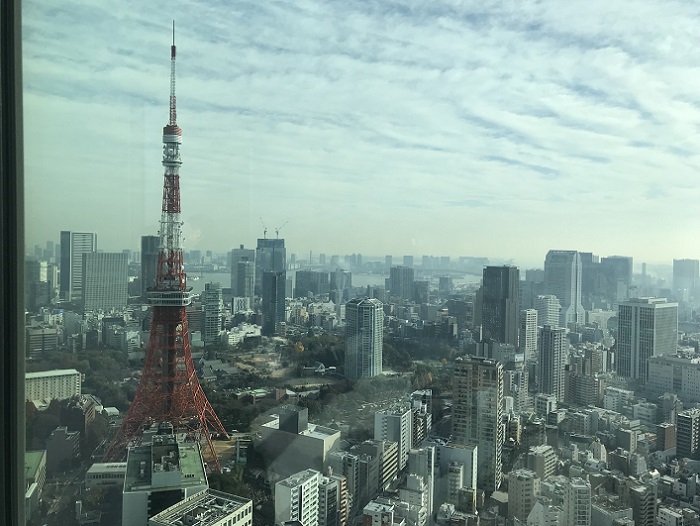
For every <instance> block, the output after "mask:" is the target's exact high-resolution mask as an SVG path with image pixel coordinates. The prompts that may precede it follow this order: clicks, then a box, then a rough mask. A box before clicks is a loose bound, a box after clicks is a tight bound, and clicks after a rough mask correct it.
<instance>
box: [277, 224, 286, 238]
mask: <svg viewBox="0 0 700 526" xmlns="http://www.w3.org/2000/svg"><path fill="white" fill-rule="evenodd" d="M287 223H289V221H285V222H284V225H282V226H278V227H277V228H275V235H276V236H277V239H279V238H280V230H282V229H283V228H284V227H285V225H286V224H287Z"/></svg>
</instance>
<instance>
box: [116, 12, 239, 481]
mask: <svg viewBox="0 0 700 526" xmlns="http://www.w3.org/2000/svg"><path fill="white" fill-rule="evenodd" d="M181 144H182V130H181V129H180V127H179V126H178V125H177V111H176V104H175V24H174V23H173V45H172V46H171V48H170V118H169V120H168V124H167V125H166V126H165V127H164V128H163V166H164V167H165V174H164V176H163V207H162V210H161V218H160V232H159V235H160V248H159V254H158V269H157V275H156V281H155V284H154V286H153V287H152V288H149V289H148V298H149V303H150V304H151V305H152V309H153V319H152V321H151V335H150V340H149V343H148V351H147V353H146V361H145V365H144V369H143V375H142V376H141V382H140V383H139V386H138V388H137V390H136V395H135V396H134V401H133V402H132V403H131V406H130V407H129V411H128V413H127V415H126V417H125V418H124V421H123V423H122V425H121V427H120V428H119V430H118V431H117V433H116V434H115V436H114V438H113V440H112V442H111V443H110V445H109V447H108V448H107V452H106V454H105V460H106V461H110V460H111V461H114V460H117V459H120V458H123V457H124V454H125V453H126V447H127V446H128V445H129V444H137V443H138V442H139V441H140V438H141V434H142V432H143V430H144V429H145V428H147V427H150V426H151V425H152V424H161V423H166V424H170V425H172V426H173V429H174V431H175V432H177V433H186V434H187V436H188V438H189V439H194V440H196V441H199V442H200V443H201V444H202V451H203V454H204V456H205V458H207V457H208V458H207V460H208V461H209V466H210V467H211V468H212V469H214V470H216V471H221V466H220V465H219V461H218V458H217V456H216V452H215V450H214V446H213V444H212V440H211V436H212V433H218V434H223V435H226V431H225V430H224V427H223V426H222V425H221V422H220V421H219V418H218V417H217V416H216V413H214V410H213V409H212V407H211V404H210V403H209V400H207V397H206V395H205V394H204V391H203V390H202V386H201V385H200V384H199V380H198V378H197V373H196V371H195V368H194V364H193V363H192V355H191V353H190V339H189V333H188V329H187V313H186V310H185V309H186V307H187V305H189V304H190V303H191V301H192V299H191V292H192V288H191V287H188V286H187V279H186V276H185V269H184V266H183V257H182V222H181V221H180V175H179V171H180V165H181V164H182V161H181V159H180V145H181ZM205 442H206V444H205Z"/></svg>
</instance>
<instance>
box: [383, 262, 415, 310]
mask: <svg viewBox="0 0 700 526" xmlns="http://www.w3.org/2000/svg"><path fill="white" fill-rule="evenodd" d="M404 260H405V257H404ZM413 281H414V271H413V268H411V267H409V266H398V267H391V269H389V290H390V291H391V295H392V296H395V297H397V298H399V299H401V300H405V301H408V300H411V299H413Z"/></svg>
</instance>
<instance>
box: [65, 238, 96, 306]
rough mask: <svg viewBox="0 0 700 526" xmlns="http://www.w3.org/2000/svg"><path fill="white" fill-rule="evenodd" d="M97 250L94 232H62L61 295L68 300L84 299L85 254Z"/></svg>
mask: <svg viewBox="0 0 700 526" xmlns="http://www.w3.org/2000/svg"><path fill="white" fill-rule="evenodd" d="M96 251H97V234H95V233H94V232H70V231H62V232H61V260H60V265H61V276H60V282H59V283H60V285H59V286H60V295H61V298H62V299H65V300H68V301H82V299H83V254H90V253H92V252H96Z"/></svg>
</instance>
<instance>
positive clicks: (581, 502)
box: [564, 477, 591, 526]
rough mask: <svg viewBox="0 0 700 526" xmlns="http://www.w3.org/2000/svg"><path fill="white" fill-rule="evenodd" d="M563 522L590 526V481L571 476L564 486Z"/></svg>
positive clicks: (572, 525)
mask: <svg viewBox="0 0 700 526" xmlns="http://www.w3.org/2000/svg"><path fill="white" fill-rule="evenodd" d="M564 524H566V525H567V526H591V483H590V482H588V481H587V480H584V479H582V478H580V477H573V478H571V479H570V480H569V482H568V483H567V484H566V487H565V488H564Z"/></svg>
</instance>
